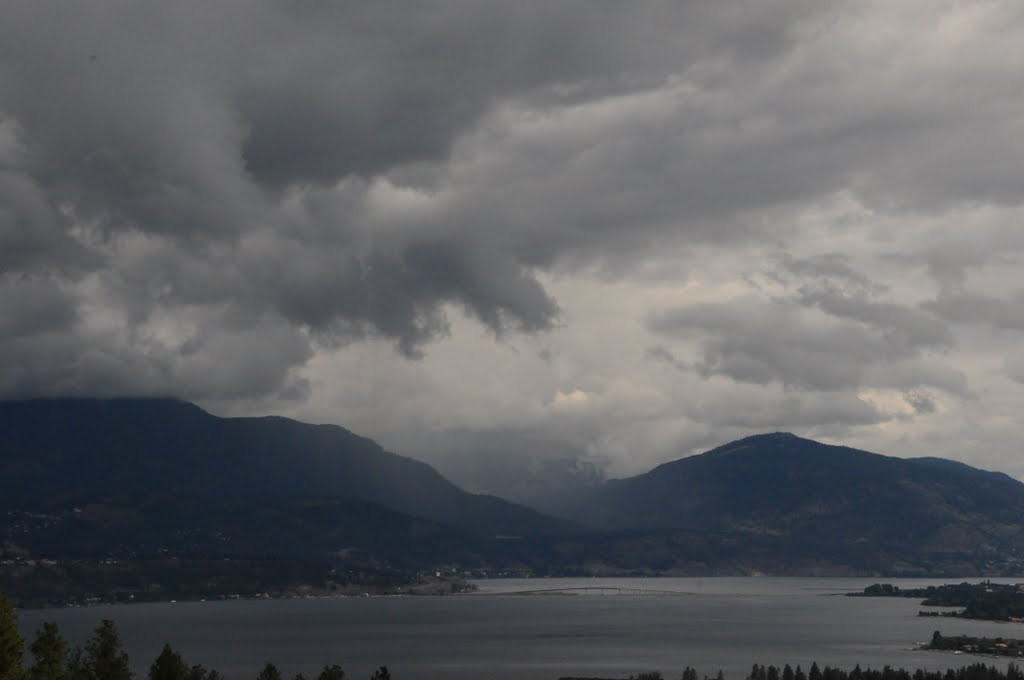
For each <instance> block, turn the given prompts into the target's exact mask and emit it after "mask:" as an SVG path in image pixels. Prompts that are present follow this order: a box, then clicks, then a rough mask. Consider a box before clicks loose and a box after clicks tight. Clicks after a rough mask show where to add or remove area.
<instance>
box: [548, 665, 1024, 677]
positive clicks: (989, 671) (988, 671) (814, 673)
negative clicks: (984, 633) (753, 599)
mask: <svg viewBox="0 0 1024 680" xmlns="http://www.w3.org/2000/svg"><path fill="white" fill-rule="evenodd" d="M699 677H700V676H698V674H697V671H696V670H694V669H693V668H690V667H689V666H687V667H686V668H685V669H684V670H683V677H682V680H698V678H699ZM558 680H610V679H607V678H577V677H562V678H559V679H558ZM629 680H665V676H664V675H662V674H661V673H660V672H659V671H652V672H648V673H640V674H639V675H631V676H629ZM703 680H712V679H711V678H709V677H708V676H707V675H705V676H703ZM714 680H725V674H723V673H722V671H718V675H717V676H715V678H714ZM745 680H1024V672H1022V671H1021V670H1020V668H1018V667H1017V665H1016V664H1013V663H1011V664H1010V665H1009V666H1008V667H1007V669H1006V671H1002V670H1000V669H999V668H997V667H995V666H988V665H985V664H983V663H976V664H972V665H970V666H964V667H962V668H957V669H953V668H950V669H949V670H946V671H925V670H921V669H917V670H916V671H913V672H911V671H908V670H904V669H903V668H893V667H891V666H884V667H883V668H881V669H880V670H878V669H874V668H861V667H860V665H857V666H856V667H855V668H854V669H853V670H852V671H844V670H843V669H841V668H831V667H829V666H825V667H824V668H820V667H819V666H818V664H816V663H814V664H811V668H810V670H809V671H807V672H804V671H803V669H801V668H800V666H797V667H796V669H794V668H793V667H792V666H790V665H789V664H786V665H785V666H783V667H782V668H779V667H777V666H762V665H760V664H754V667H753V668H752V669H751V670H750V674H749V675H747V677H746V679H745Z"/></svg>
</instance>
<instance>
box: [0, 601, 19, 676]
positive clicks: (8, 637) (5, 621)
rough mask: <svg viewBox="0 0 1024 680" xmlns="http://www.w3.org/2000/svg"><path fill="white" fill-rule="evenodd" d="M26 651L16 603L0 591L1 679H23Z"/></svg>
mask: <svg viewBox="0 0 1024 680" xmlns="http://www.w3.org/2000/svg"><path fill="white" fill-rule="evenodd" d="M24 652H25V639H24V638H22V637H21V631H19V630H18V617H17V616H15V614H14V605H13V604H11V601H10V600H8V599H7V596H6V595H4V594H3V593H0V680H22V678H24V676H25V671H24V669H23V668H22V667H21V655H22V654H24Z"/></svg>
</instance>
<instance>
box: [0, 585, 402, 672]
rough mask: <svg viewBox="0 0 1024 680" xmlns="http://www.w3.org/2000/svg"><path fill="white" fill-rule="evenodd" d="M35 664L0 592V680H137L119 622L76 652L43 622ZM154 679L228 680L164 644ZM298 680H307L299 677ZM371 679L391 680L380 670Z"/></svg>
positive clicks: (270, 667)
mask: <svg viewBox="0 0 1024 680" xmlns="http://www.w3.org/2000/svg"><path fill="white" fill-rule="evenodd" d="M28 649H29V652H30V653H31V663H30V664H29V665H28V666H25V664H24V656H25V640H24V638H23V637H22V636H21V632H20V631H19V630H18V619H17V617H16V616H15V614H14V607H13V606H12V605H11V601H10V600H8V599H7V597H6V596H5V595H4V594H3V593H0V680H134V676H133V674H132V671H131V666H130V664H129V661H128V653H127V652H125V651H124V648H123V647H122V646H121V639H120V637H119V636H118V634H117V629H116V628H115V627H114V622H113V621H111V620H109V619H104V620H103V621H102V622H101V623H100V625H99V626H98V627H97V628H96V631H95V632H94V633H93V636H92V638H91V639H90V640H89V641H88V642H86V643H85V645H84V646H81V647H77V646H76V647H74V648H72V647H71V646H70V645H69V644H68V642H67V640H65V639H64V638H63V637H62V636H61V634H60V630H59V629H58V628H57V624H55V623H44V624H43V627H42V628H41V629H39V631H38V632H37V633H36V637H35V640H33V642H32V644H30V645H29V646H28ZM148 678H149V680H224V676H223V675H221V674H220V673H219V672H218V671H216V670H213V669H208V668H205V667H203V666H202V665H199V664H196V665H192V666H190V665H188V664H186V663H185V661H184V659H182V658H181V655H180V654H178V653H177V652H176V651H174V650H173V649H171V646H170V645H164V648H163V651H161V652H160V655H159V656H157V657H156V659H155V660H154V661H153V664H152V665H151V666H150V667H149V674H148ZM256 680H283V676H282V675H281V671H279V670H278V669H277V667H276V666H275V665H274V664H272V663H267V665H266V666H264V667H263V670H262V671H260V673H259V675H258V676H257V677H256ZM294 680H305V677H304V676H303V675H302V674H301V673H300V674H299V675H296V676H295V678H294ZM316 680H345V671H344V670H342V668H341V666H338V665H336V664H334V665H330V666H324V669H323V671H321V672H320V675H319V676H318V677H317V679H316ZM370 680H391V673H389V672H388V669H387V667H386V666H381V667H380V668H378V669H377V670H376V671H374V673H373V675H371V676H370Z"/></svg>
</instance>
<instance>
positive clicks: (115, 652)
mask: <svg viewBox="0 0 1024 680" xmlns="http://www.w3.org/2000/svg"><path fill="white" fill-rule="evenodd" d="M73 665H76V664H73ZM81 667H82V671H84V676H85V680H132V671H131V667H130V666H129V665H128V654H127V653H126V652H125V651H124V649H123V648H122V647H121V638H120V637H119V636H118V634H117V628H116V627H115V626H114V622H113V621H111V620H110V619H103V621H101V622H100V625H99V627H98V628H96V632H95V633H93V637H92V639H91V640H89V642H88V643H86V645H85V652H84V654H83V655H82V659H81Z"/></svg>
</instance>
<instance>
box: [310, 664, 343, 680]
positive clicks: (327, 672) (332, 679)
mask: <svg viewBox="0 0 1024 680" xmlns="http://www.w3.org/2000/svg"><path fill="white" fill-rule="evenodd" d="M316 680H345V671H343V670H342V669H341V666H339V665H338V664H336V663H332V664H331V665H330V666H324V669H323V670H322V671H320V675H318V676H317V677H316Z"/></svg>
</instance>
